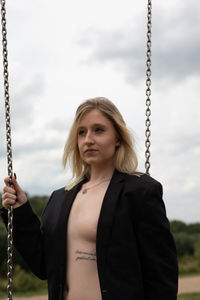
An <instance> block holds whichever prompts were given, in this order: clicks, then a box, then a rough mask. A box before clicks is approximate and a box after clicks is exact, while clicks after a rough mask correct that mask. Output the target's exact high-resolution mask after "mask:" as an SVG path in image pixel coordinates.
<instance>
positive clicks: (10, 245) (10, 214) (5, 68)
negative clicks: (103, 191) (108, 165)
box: [1, 0, 13, 300]
mask: <svg viewBox="0 0 200 300" xmlns="http://www.w3.org/2000/svg"><path fill="white" fill-rule="evenodd" d="M1 17H2V19H1V24H2V45H3V75H4V98H5V119H6V140H7V161H8V176H9V177H10V185H11V184H12V181H11V178H12V175H13V167H12V146H11V126H10V104H9V82H8V51H7V30H6V9H5V0H1ZM7 255H8V261H7V263H8V273H7V278H8V286H7V292H8V300H12V281H13V274H12V273H13V262H12V258H13V207H12V205H10V206H9V208H8V249H7Z"/></svg>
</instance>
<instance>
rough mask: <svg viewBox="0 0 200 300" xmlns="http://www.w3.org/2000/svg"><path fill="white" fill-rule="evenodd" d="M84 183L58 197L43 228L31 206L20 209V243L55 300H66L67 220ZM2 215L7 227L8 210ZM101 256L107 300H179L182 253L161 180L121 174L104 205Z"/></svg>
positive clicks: (98, 250)
mask: <svg viewBox="0 0 200 300" xmlns="http://www.w3.org/2000/svg"><path fill="white" fill-rule="evenodd" d="M83 182H84V180H83V181H81V182H80V183H79V184H77V185H76V186H75V187H73V188H72V189H71V190H69V191H66V190H65V189H64V188H61V189H59V190H57V191H54V192H53V193H52V195H51V197H50V199H49V201H48V204H47V206H46V208H45V210H44V212H43V215H42V226H40V222H39V220H38V218H37V217H36V215H35V214H34V213H33V211H32V209H31V207H30V205H29V203H28V202H27V203H26V204H24V205H23V206H21V207H19V208H16V209H15V210H14V244H15V246H16V248H17V249H18V251H19V252H20V253H21V254H22V256H23V257H24V259H25V261H26V262H27V263H28V265H29V266H30V268H31V270H32V272H33V273H34V274H35V275H36V276H38V277H39V278H41V279H47V280H48V292H49V300H63V288H64V284H65V274H66V268H67V266H66V249H67V248H66V228H67V221H68V216H69V213H70V209H71V206H72V203H73V200H74V198H75V196H76V194H77V192H78V191H79V190H80V188H81V185H82V184H83ZM1 215H2V217H3V219H4V222H5V223H6V222H7V213H6V211H5V209H2V210H1ZM96 254H97V268H98V275H99V281H100V288H101V293H102V300H161V299H162V300H176V299H177V286H178V267H177V256H176V248H175V244H174V240H173V238H172V235H171V233H170V225H169V221H168V219H167V217H166V211H165V206H164V203H163V200H162V186H161V184H160V183H159V182H158V181H156V180H155V179H153V178H151V177H149V176H147V175H145V174H144V175H141V176H136V175H127V174H124V173H121V172H118V171H116V170H115V172H114V174H113V176H112V179H111V181H110V184H109V186H108V189H107V191H106V194H105V197H104V199H103V202H102V207H101V211H100V216H99V220H98V225H97V238H96ZM83 300H87V299H83ZM94 300H95V299H94Z"/></svg>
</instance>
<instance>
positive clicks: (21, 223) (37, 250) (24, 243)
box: [0, 195, 52, 279]
mask: <svg viewBox="0 0 200 300" xmlns="http://www.w3.org/2000/svg"><path fill="white" fill-rule="evenodd" d="M51 197H52V195H51ZM51 197H50V199H51ZM50 199H49V201H50ZM0 215H1V217H2V219H3V221H4V223H5V225H6V226H7V223H8V213H7V210H6V209H4V208H2V209H1V210H0ZM13 242H14V245H15V247H16V249H17V250H18V251H19V253H20V254H21V255H22V257H23V259H24V260H25V262H26V263H27V265H28V266H29V267H30V269H31V271H32V272H33V273H34V274H35V275H36V276H37V277H39V278H40V279H47V275H46V263H45V247H44V236H43V230H42V226H41V224H40V221H39V219H38V217H37V216H36V214H35V213H34V212H33V210H32V208H31V205H30V203H29V202H28V201H27V202H26V203H25V204H24V205H22V206H20V207H18V208H16V209H14V210H13Z"/></svg>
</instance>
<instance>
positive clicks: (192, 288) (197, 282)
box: [15, 276, 200, 300]
mask: <svg viewBox="0 0 200 300" xmlns="http://www.w3.org/2000/svg"><path fill="white" fill-rule="evenodd" d="M195 292H200V276H193V277H184V278H180V279H179V289H178V293H179V294H185V293H195ZM15 299H17V300H27V299H28V300H48V296H47V295H44V296H33V297H20V298H18V297H15Z"/></svg>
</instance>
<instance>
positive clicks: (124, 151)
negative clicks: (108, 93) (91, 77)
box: [62, 97, 138, 189]
mask: <svg viewBox="0 0 200 300" xmlns="http://www.w3.org/2000/svg"><path fill="white" fill-rule="evenodd" d="M94 109H98V110H99V111H100V112H101V113H102V114H103V115H104V116H105V117H107V118H108V119H109V120H110V121H111V122H112V124H113V126H114V128H115V130H116V133H117V137H118V138H119V141H120V146H119V147H118V148H116V154H115V168H116V169H117V170H118V171H120V172H124V173H127V174H134V173H135V172H136V169H137V166H138V160H137V156H136V153H135V151H134V148H133V142H132V136H131V133H130V132H129V130H128V129H127V127H126V124H125V122H124V120H123V117H122V115H121V113H120V112H119V110H118V109H117V107H116V106H115V105H114V104H113V103H112V102H111V101H110V100H108V99H107V98H104V97H96V98H91V99H88V100H86V101H85V102H83V103H82V104H81V105H80V106H79V107H78V108H77V111H76V115H75V118H74V122H73V124H72V127H71V130H70V133H69V137H68V139H67V141H66V144H65V147H64V153H63V160H62V162H63V166H64V167H66V165H67V163H68V162H69V163H71V168H72V182H71V183H70V184H68V185H67V186H66V189H71V188H72V187H73V186H74V185H76V184H77V183H78V182H80V181H81V180H82V179H84V178H85V177H87V178H89V177H90V166H89V165H87V164H86V163H85V162H84V161H83V160H82V159H81V156H80V154H79V149H78V142H77V140H78V138H77V136H78V133H77V129H78V124H79V122H80V120H81V118H82V117H83V115H85V114H86V113H87V112H90V111H91V110H94Z"/></svg>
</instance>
